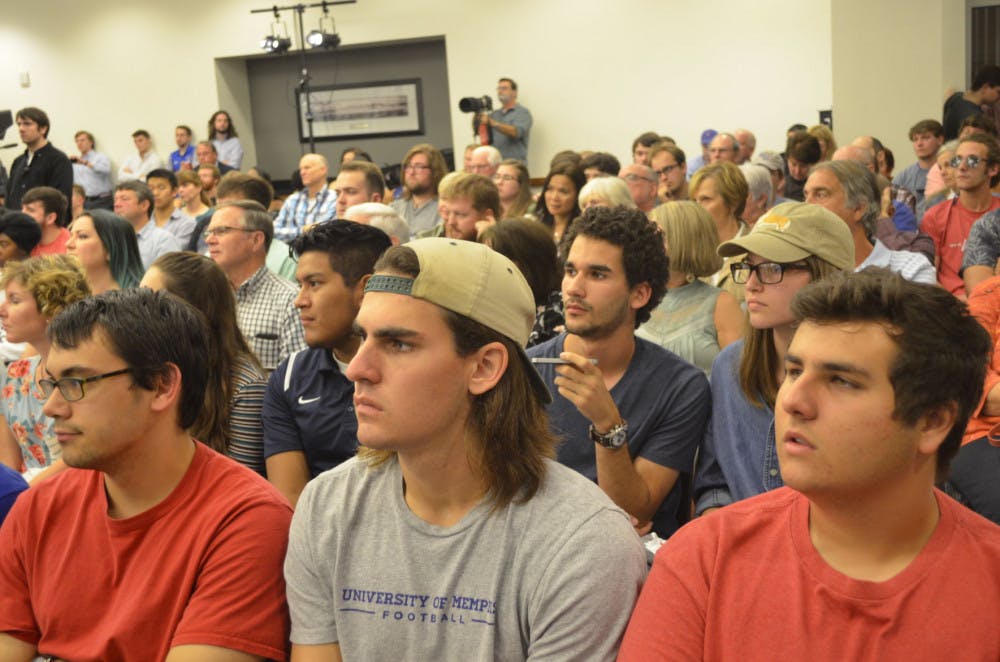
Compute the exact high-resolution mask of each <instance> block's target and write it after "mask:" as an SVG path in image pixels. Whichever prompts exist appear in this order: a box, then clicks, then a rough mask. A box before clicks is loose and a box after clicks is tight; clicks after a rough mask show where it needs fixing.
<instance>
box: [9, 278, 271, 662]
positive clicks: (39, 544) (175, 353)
mask: <svg viewBox="0 0 1000 662" xmlns="http://www.w3.org/2000/svg"><path fill="white" fill-rule="evenodd" d="M208 333H209V331H208V328H207V326H206V325H205V322H204V321H203V320H202V318H201V316H200V315H198V313H196V312H195V311H194V309H192V308H191V307H190V306H188V305H186V304H184V303H182V302H180V301H179V300H177V299H175V298H173V297H171V296H169V295H167V294H164V293H154V292H153V291H151V290H148V289H144V288H142V289H132V290H123V291H115V292H107V293H105V294H102V295H100V296H96V297H91V298H88V299H85V300H83V301H79V302H77V303H76V304H73V305H72V306H69V307H68V308H66V310H65V311H63V312H62V313H61V314H60V315H58V317H57V319H54V320H53V321H52V323H51V325H50V327H49V337H50V339H51V340H52V346H51V350H50V352H49V354H48V356H47V358H46V363H45V371H44V375H45V376H44V377H42V378H41V379H40V380H39V388H40V389H41V391H42V393H43V394H46V395H47V396H48V399H47V400H46V402H45V405H44V412H45V413H46V415H48V416H51V417H52V418H54V419H55V434H56V438H57V440H58V442H59V445H60V447H61V448H62V459H63V460H64V461H65V463H66V464H67V465H68V466H69V467H70V468H69V469H67V470H65V471H63V472H61V473H60V474H58V475H56V476H54V477H52V478H49V479H47V480H45V481H43V482H42V483H40V484H38V485H36V486H35V487H32V488H31V489H30V490H28V491H27V492H25V493H24V494H22V495H21V496H20V497H19V498H18V500H17V502H16V503H15V504H14V507H13V509H12V510H11V511H10V514H9V515H8V517H7V519H6V521H5V522H4V525H3V528H2V529H0V660H5V661H17V660H24V661H25V662H27V661H29V660H32V659H33V658H35V657H36V656H39V655H41V656H51V657H53V658H58V659H66V660H74V662H77V661H87V660H90V661H98V660H168V661H169V662H183V661H188V660H222V659H225V660H233V661H237V660H247V661H249V660H260V659H263V658H269V659H275V660H284V659H285V657H286V649H287V641H288V628H289V619H288V610H287V606H286V603H285V595H284V594H285V583H284V580H283V577H282V561H283V558H284V553H285V547H286V544H287V540H288V527H289V524H290V522H291V508H290V506H289V505H288V502H287V501H286V500H285V499H284V498H283V497H281V496H280V495H279V494H278V493H277V491H276V490H275V489H274V488H273V487H271V485H270V484H269V483H268V482H267V481H265V480H264V479H263V478H261V477H260V476H258V475H256V474H255V473H253V472H252V471H250V470H249V469H247V468H245V467H243V466H241V465H239V464H237V463H236V462H234V461H232V460H230V459H229V458H226V457H224V456H223V455H221V454H219V453H216V452H215V451H213V450H211V449H210V448H208V447H207V446H205V445H203V444H201V443H199V442H197V441H195V440H193V439H192V438H191V437H190V436H189V435H188V434H187V432H186V430H187V429H188V428H189V427H190V426H191V425H192V424H193V423H194V421H195V419H196V417H197V416H198V413H199V412H200V410H201V408H202V407H204V406H205V397H204V396H205V384H206V382H207V381H208V369H209V368H208V366H209V365H210V360H209V357H208V346H207V344H206V340H205V338H207V336H208Z"/></svg>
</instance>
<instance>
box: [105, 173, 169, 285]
mask: <svg viewBox="0 0 1000 662" xmlns="http://www.w3.org/2000/svg"><path fill="white" fill-rule="evenodd" d="M152 211H153V192H152V191H151V190H150V189H149V187H148V186H146V184H144V183H143V182H140V181H138V180H135V179H133V180H130V181H127V182H121V183H120V184H118V186H117V187H116V188H115V213H116V214H118V215H119V216H121V217H122V218H124V219H125V220H126V221H128V222H129V223H131V225H132V227H133V228H134V229H135V238H136V239H137V240H138V242H139V257H141V258H142V267H143V269H149V266H150V265H151V264H153V262H154V261H156V258H158V257H160V256H161V255H163V254H164V253H171V252H173V251H179V250H181V242H180V241H179V240H178V239H177V237H175V236H174V235H172V234H170V233H169V232H167V231H166V230H162V229H160V228H158V227H156V223H153V222H152V221H151V220H150V215H151V214H152Z"/></svg>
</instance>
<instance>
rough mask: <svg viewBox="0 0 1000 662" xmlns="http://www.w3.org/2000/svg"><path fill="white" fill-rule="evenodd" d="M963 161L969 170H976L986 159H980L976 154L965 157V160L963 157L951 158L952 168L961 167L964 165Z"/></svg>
mask: <svg viewBox="0 0 1000 662" xmlns="http://www.w3.org/2000/svg"><path fill="white" fill-rule="evenodd" d="M963 160H964V161H965V165H966V166H967V167H968V168H969V170H975V169H976V168H978V167H979V164H980V163H982V162H983V161H984V159H982V158H980V157H979V156H977V155H976V154H969V155H968V156H966V157H965V159H962V157H961V156H953V157H951V167H952V168H957V167H959V166H960V165H962V161H963Z"/></svg>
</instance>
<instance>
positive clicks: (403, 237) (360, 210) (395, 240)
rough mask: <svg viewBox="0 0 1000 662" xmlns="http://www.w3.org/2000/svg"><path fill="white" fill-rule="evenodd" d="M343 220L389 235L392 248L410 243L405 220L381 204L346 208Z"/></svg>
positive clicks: (408, 228) (393, 210)
mask: <svg viewBox="0 0 1000 662" xmlns="http://www.w3.org/2000/svg"><path fill="white" fill-rule="evenodd" d="M343 220H347V221H354V222H355V223H361V224H362V225H370V226H372V227H373V228H378V229H379V230H381V231H382V232H384V233H386V234H387V235H389V239H390V240H391V241H392V245H393V246H399V245H400V244H405V243H407V242H408V241H410V226H409V225H407V224H406V220H405V219H404V218H403V217H402V216H400V215H399V213H398V212H397V211H396V210H395V209H393V208H392V207H390V206H389V205H384V204H382V203H381V202H362V203H361V204H358V205H354V206H352V207H348V208H347V210H346V211H345V212H344V219H343Z"/></svg>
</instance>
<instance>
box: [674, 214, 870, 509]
mask: <svg viewBox="0 0 1000 662" xmlns="http://www.w3.org/2000/svg"><path fill="white" fill-rule="evenodd" d="M718 252H719V255H722V256H723V257H730V256H737V255H742V256H743V257H742V258H741V259H739V260H738V261H735V262H733V263H732V264H731V269H730V271H731V274H732V279H733V281H734V282H736V283H739V284H742V285H743V286H744V287H745V291H746V303H747V316H748V320H749V326H748V328H747V330H746V333H745V335H744V337H743V339H742V340H740V341H738V342H735V343H733V344H732V345H730V346H728V347H726V348H725V349H724V350H722V352H720V353H719V355H718V357H716V359H715V362H714V363H713V364H712V375H711V384H712V419H711V421H710V422H709V426H708V430H707V431H706V433H705V439H704V440H703V442H702V444H701V446H700V448H699V450H698V465H697V467H696V470H695V478H694V490H693V493H694V497H695V512H696V513H697V514H703V513H705V512H706V511H708V510H714V509H715V508H719V507H721V506H725V505H728V504H730V503H733V502H735V501H739V500H741V499H746V498H748V497H751V496H754V495H756V494H760V493H762V492H766V491H768V490H772V489H775V488H777V487H781V485H782V481H781V472H780V469H779V467H778V458H777V450H776V448H775V441H774V402H775V398H776V396H777V393H778V386H779V385H780V384H781V382H782V380H783V379H784V372H785V370H784V361H785V353H786V352H787V350H788V345H789V343H790V342H791V340H792V335H793V333H794V330H795V328H794V322H795V318H794V316H793V315H792V311H791V302H792V298H793V297H794V296H795V294H796V293H797V292H798V291H799V290H801V289H802V288H803V287H805V286H806V285H808V284H809V283H812V282H816V281H818V280H821V279H823V278H826V277H827V276H830V275H831V274H833V273H836V272H837V271H846V272H852V271H854V240H853V239H852V237H851V231H850V230H849V229H848V228H847V224H846V223H844V222H843V221H842V220H841V219H840V217H839V216H837V215H835V214H833V213H832V212H830V211H827V210H826V209H824V208H822V207H820V206H818V205H810V204H805V203H801V202H786V203H783V204H780V205H778V206H776V207H774V208H773V209H771V211H769V212H768V213H767V214H765V215H764V216H762V217H761V218H760V220H758V221H757V223H756V224H755V225H754V228H753V230H752V231H751V232H750V234H748V235H745V236H743V237H739V238H736V239H732V240H730V241H726V242H723V243H722V244H721V245H720V246H719V251H718Z"/></svg>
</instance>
